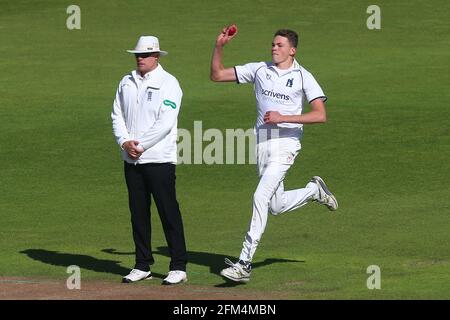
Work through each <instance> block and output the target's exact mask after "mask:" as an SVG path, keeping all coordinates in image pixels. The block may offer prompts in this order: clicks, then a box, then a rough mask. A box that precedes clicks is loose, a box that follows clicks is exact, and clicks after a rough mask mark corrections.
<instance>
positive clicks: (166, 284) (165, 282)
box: [161, 279, 187, 286]
mask: <svg viewBox="0 0 450 320" xmlns="http://www.w3.org/2000/svg"><path fill="white" fill-rule="evenodd" d="M185 282H187V279H183V280H181V281H180V282H169V281H166V280H163V282H162V283H161V284H162V285H163V286H172V285H174V284H180V283H185Z"/></svg>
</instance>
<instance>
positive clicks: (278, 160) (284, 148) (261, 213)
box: [239, 138, 318, 261]
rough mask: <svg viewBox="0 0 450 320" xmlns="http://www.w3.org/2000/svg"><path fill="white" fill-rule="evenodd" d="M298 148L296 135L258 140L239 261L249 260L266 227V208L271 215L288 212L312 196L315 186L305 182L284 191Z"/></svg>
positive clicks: (300, 205) (299, 147)
mask: <svg viewBox="0 0 450 320" xmlns="http://www.w3.org/2000/svg"><path fill="white" fill-rule="evenodd" d="M300 149H301V144H300V141H299V140H298V139H297V138H278V139H269V140H266V141H263V142H258V143H257V145H256V157H257V158H256V159H257V167H258V173H259V177H260V180H259V183H258V187H257V188H256V191H255V193H254V195H253V216H252V220H251V221H250V226H249V230H248V232H247V234H246V236H245V240H244V242H243V247H242V251H241V255H240V257H239V259H240V260H243V261H252V259H253V255H254V254H255V251H256V248H257V247H258V244H259V241H260V239H261V236H262V234H263V233H264V230H265V228H266V224H267V217H268V214H269V211H270V213H271V214H273V215H275V216H276V215H279V214H281V213H284V212H288V211H292V210H295V209H298V208H300V207H302V206H304V205H305V204H306V203H308V201H310V200H312V199H315V198H316V197H317V194H318V188H317V185H316V184H315V183H312V182H309V183H308V184H307V185H306V187H305V188H302V189H296V190H290V191H285V190H284V184H283V180H284V178H285V176H286V173H287V171H288V169H289V168H290V167H291V165H292V164H293V163H294V159H295V157H296V156H297V155H298V153H299V152H300Z"/></svg>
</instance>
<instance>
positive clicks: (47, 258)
mask: <svg viewBox="0 0 450 320" xmlns="http://www.w3.org/2000/svg"><path fill="white" fill-rule="evenodd" d="M20 253H23V254H26V255H27V256H28V257H29V258H31V259H33V260H36V261H40V262H43V263H47V264H50V265H53V266H61V267H66V268H67V267H68V266H70V265H76V266H79V267H80V268H81V269H85V270H91V271H95V272H104V273H111V274H116V275H119V276H121V277H123V276H125V275H127V274H128V273H129V272H130V269H129V268H124V267H122V266H120V264H119V263H120V261H115V260H104V259H98V258H94V257H91V256H88V255H83V254H73V253H62V252H58V251H50V250H44V249H27V250H23V251H20ZM133 254H134V253H133ZM152 275H153V276H155V277H158V278H161V279H163V278H165V276H164V275H162V274H158V273H153V272H152Z"/></svg>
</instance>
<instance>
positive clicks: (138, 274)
mask: <svg viewBox="0 0 450 320" xmlns="http://www.w3.org/2000/svg"><path fill="white" fill-rule="evenodd" d="M151 278H152V273H151V271H142V270H139V269H133V270H131V272H130V273H129V274H128V275H126V276H125V277H123V278H122V283H132V282H136V281H139V280H149V279H151Z"/></svg>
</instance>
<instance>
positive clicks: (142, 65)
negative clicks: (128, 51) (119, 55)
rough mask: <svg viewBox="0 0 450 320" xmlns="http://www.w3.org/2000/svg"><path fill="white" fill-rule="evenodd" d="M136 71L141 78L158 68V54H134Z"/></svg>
mask: <svg viewBox="0 0 450 320" xmlns="http://www.w3.org/2000/svg"><path fill="white" fill-rule="evenodd" d="M134 56H135V57H136V69H137V71H139V73H140V74H141V75H142V76H143V75H145V74H146V73H148V72H150V71H152V70H154V69H155V68H156V67H157V66H158V60H159V53H158V52H153V53H135V54H134Z"/></svg>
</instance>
